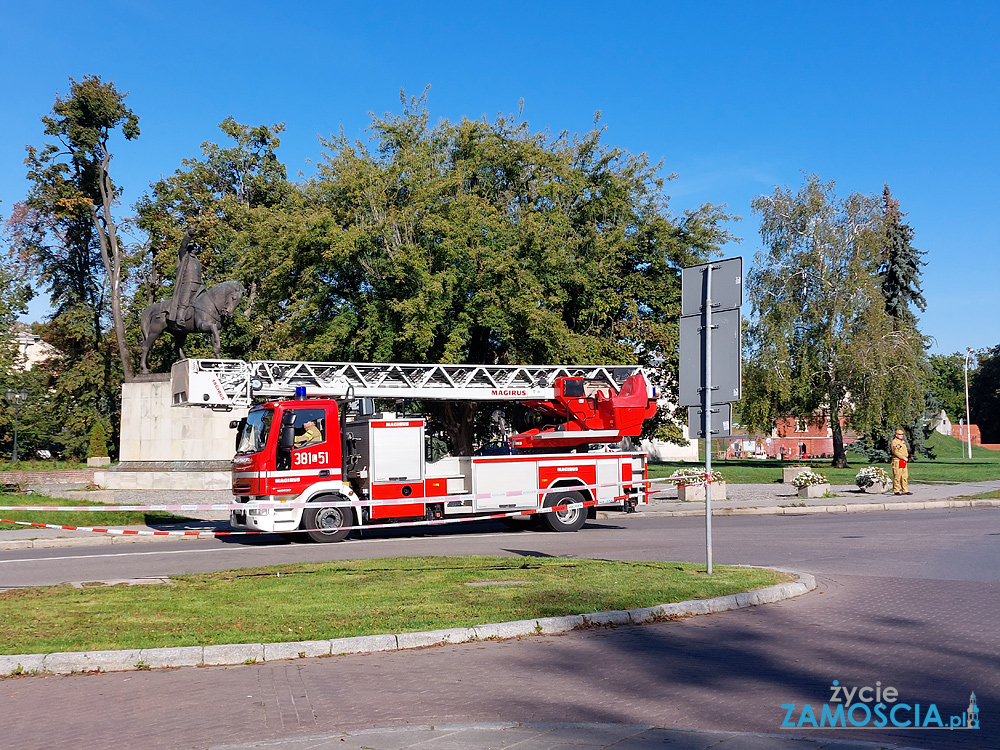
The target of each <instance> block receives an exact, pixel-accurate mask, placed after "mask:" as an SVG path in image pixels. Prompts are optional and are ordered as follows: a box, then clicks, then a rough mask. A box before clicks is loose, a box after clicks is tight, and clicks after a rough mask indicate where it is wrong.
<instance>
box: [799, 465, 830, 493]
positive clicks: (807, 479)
mask: <svg viewBox="0 0 1000 750" xmlns="http://www.w3.org/2000/svg"><path fill="white" fill-rule="evenodd" d="M792 484H794V485H795V486H796V487H798V488H799V489H802V488H803V487H809V486H813V485H820V484H829V482H828V481H827V479H826V474H817V473H816V472H815V471H813V470H812V469H808V470H806V471H803V472H801V473H800V474H797V475H796V476H795V479H793V480H792Z"/></svg>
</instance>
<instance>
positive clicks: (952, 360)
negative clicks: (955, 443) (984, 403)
mask: <svg viewBox="0 0 1000 750" xmlns="http://www.w3.org/2000/svg"><path fill="white" fill-rule="evenodd" d="M930 367H931V382H930V389H931V392H932V393H933V395H934V397H935V398H936V399H937V401H938V402H939V403H940V404H941V408H943V409H944V411H945V413H946V414H947V415H948V418H949V419H951V421H952V422H954V423H956V424H957V423H958V420H959V419H962V420H964V419H965V355H964V354H962V353H961V352H955V353H954V354H932V355H931V356H930ZM970 376H973V377H974V372H973V373H970Z"/></svg>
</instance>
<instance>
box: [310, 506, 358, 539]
mask: <svg viewBox="0 0 1000 750" xmlns="http://www.w3.org/2000/svg"><path fill="white" fill-rule="evenodd" d="M338 499H340V498H336V497H332V496H330V495H326V496H324V497H321V498H316V502H332V501H334V500H338ZM302 520H303V525H304V526H305V529H306V534H307V535H308V536H309V538H310V539H312V540H313V541H314V542H339V541H340V540H341V539H344V538H345V537H347V535H348V534H350V533H351V529H350V528H349V527H350V526H352V525H353V523H354V518H353V514H352V513H351V508H350V506H338V507H335V508H306V511H305V513H303V519H302Z"/></svg>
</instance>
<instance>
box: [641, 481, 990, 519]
mask: <svg viewBox="0 0 1000 750" xmlns="http://www.w3.org/2000/svg"><path fill="white" fill-rule="evenodd" d="M652 487H653V495H652V497H651V500H650V504H649V505H648V506H646V507H643V508H641V510H640V512H642V513H646V514H649V515H657V516H694V515H700V516H703V515H705V503H704V502H700V503H693V502H683V503H682V502H679V501H678V499H677V488H676V487H672V486H670V485H663V484H654V485H653V486H652ZM830 490H831V494H833V495H836V497H820V498H813V499H803V498H800V497H799V496H798V491H797V490H796V488H795V487H793V486H792V485H790V484H728V483H727V484H726V499H725V500H721V501H719V500H716V499H713V500H712V515H717V516H725V515H800V514H802V513H864V512H870V511H880V510H924V509H927V508H935V509H941V508H969V507H977V508H978V507H1000V479H998V480H996V481H991V482H956V483H953V484H911V485H910V490H911V492H912V494H910V495H893V494H892V492H891V491H890V492H886V493H882V494H877V495H876V494H869V493H866V492H863V491H862V490H860V489H858V488H857V487H856V486H855V485H853V484H837V485H833V486H832V487H831V488H830ZM987 492H988V493H992V494H993V496H994V497H993V498H991V499H977V500H968V499H965V500H956V498H960V497H961V498H968V497H969V496H972V495H981V494H983V493H987Z"/></svg>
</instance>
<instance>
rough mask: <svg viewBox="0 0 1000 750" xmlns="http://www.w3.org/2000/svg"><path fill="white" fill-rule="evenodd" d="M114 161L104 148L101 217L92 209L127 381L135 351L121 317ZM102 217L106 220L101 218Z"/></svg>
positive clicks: (119, 255)
mask: <svg viewBox="0 0 1000 750" xmlns="http://www.w3.org/2000/svg"><path fill="white" fill-rule="evenodd" d="M110 162H111V154H110V152H108V150H107V149H106V148H105V149H104V159H103V160H102V162H101V175H100V181H99V184H100V188H101V204H102V205H101V217H98V214H97V207H96V206H95V207H93V208H92V209H91V216H92V218H93V221H94V227H95V228H96V229H97V236H98V237H99V238H100V240H101V260H103V261H104V271H105V272H106V273H107V275H108V281H109V282H110V283H111V322H112V325H113V326H114V329H115V338H116V339H117V341H118V355H119V356H120V357H121V360H122V374H123V376H124V378H125V382H126V383H128V382H130V381H131V380H132V353H131V352H130V351H129V348H128V342H127V341H126V340H125V320H124V318H123V317H122V296H121V283H122V252H121V245H120V244H119V243H118V232H117V230H116V227H115V222H114V219H113V218H112V216H111V201H112V198H113V196H112V188H111V178H110V175H109V174H108V164H109V163H110ZM101 218H103V224H102V222H101Z"/></svg>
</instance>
